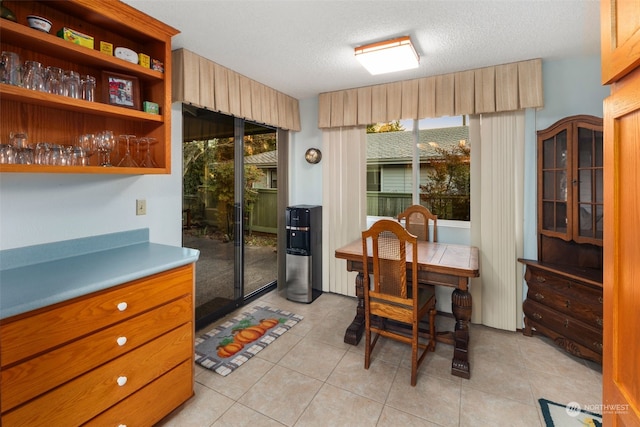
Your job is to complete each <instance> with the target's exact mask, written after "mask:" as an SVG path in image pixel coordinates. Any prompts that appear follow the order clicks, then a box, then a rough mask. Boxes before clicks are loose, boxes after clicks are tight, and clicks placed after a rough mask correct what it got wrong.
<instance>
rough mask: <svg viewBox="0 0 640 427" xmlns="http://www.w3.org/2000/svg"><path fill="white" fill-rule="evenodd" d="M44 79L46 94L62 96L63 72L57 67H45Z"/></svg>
mask: <svg viewBox="0 0 640 427" xmlns="http://www.w3.org/2000/svg"><path fill="white" fill-rule="evenodd" d="M46 77H47V78H46V82H45V86H46V89H47V92H49V93H53V94H56V95H64V85H63V83H64V70H63V69H62V68H58V67H47V73H46Z"/></svg>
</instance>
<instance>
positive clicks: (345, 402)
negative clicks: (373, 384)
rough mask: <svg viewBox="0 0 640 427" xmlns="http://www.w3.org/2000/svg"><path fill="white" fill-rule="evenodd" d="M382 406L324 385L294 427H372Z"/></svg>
mask: <svg viewBox="0 0 640 427" xmlns="http://www.w3.org/2000/svg"><path fill="white" fill-rule="evenodd" d="M382 406H383V405H382V403H379V402H374V401H373V400H371V399H367V398H366V397H362V396H359V395H357V394H355V393H351V392H349V391H346V390H343V389H341V388H338V387H334V386H332V385H330V384H325V385H324V386H322V388H321V389H320V391H319V392H318V394H317V395H316V396H315V397H314V399H313V400H312V401H311V404H310V405H309V407H308V408H307V409H305V411H304V412H303V413H302V416H301V417H300V419H299V420H298V421H297V422H296V424H295V426H296V427H326V426H341V427H348V426H353V427H356V426H375V425H376V422H377V420H378V417H379V416H380V412H382Z"/></svg>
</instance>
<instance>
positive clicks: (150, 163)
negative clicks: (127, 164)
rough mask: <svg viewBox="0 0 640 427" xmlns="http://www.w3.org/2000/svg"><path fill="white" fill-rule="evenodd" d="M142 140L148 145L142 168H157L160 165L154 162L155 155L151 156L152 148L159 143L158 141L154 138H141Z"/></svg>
mask: <svg viewBox="0 0 640 427" xmlns="http://www.w3.org/2000/svg"><path fill="white" fill-rule="evenodd" d="M140 140H141V142H146V144H147V149H146V151H145V155H144V159H142V162H141V164H140V166H142V167H143V168H157V167H158V164H157V163H156V162H155V161H154V160H153V155H152V154H151V146H152V145H153V144H155V143H157V142H158V140H157V139H156V138H152V137H147V138H141V139H140Z"/></svg>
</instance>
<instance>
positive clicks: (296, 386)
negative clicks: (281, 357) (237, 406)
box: [238, 365, 323, 426]
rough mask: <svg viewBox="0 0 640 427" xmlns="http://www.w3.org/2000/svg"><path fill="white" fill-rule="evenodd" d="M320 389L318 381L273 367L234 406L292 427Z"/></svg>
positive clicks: (289, 370) (320, 385)
mask: <svg viewBox="0 0 640 427" xmlns="http://www.w3.org/2000/svg"><path fill="white" fill-rule="evenodd" d="M322 385H323V382H322V381H318V380H316V379H314V378H311V377H309V376H307V375H303V374H301V373H299V372H295V371H293V370H291V369H287V368H283V367H281V366H278V365H276V366H274V367H273V369H271V370H270V371H269V372H267V374H266V375H264V376H263V377H262V378H261V379H260V381H258V382H257V383H256V384H255V385H254V386H253V387H252V388H251V389H250V390H249V391H247V393H245V394H244V395H243V396H242V397H241V398H240V399H238V403H241V404H242V405H244V406H247V407H249V408H251V409H253V410H255V411H258V412H260V413H261V414H263V415H266V416H267V417H269V418H271V419H274V420H276V421H279V422H281V423H283V424H285V425H287V426H292V425H293V424H294V423H295V421H296V420H297V419H298V418H299V417H300V415H302V412H303V411H304V410H305V409H306V408H307V406H309V403H310V402H311V400H312V399H313V398H314V396H315V395H316V393H317V392H318V390H320V387H322Z"/></svg>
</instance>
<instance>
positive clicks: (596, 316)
mask: <svg viewBox="0 0 640 427" xmlns="http://www.w3.org/2000/svg"><path fill="white" fill-rule="evenodd" d="M527 286H528V287H529V291H528V292H527V298H528V299H531V300H533V301H535V302H538V303H540V304H543V305H546V306H548V307H550V308H553V309H554V310H557V311H559V312H561V313H564V314H567V315H569V316H571V317H573V318H576V319H578V320H581V321H583V322H585V323H586V324H588V325H590V326H593V327H594V328H599V329H602V303H601V302H599V300H598V299H595V298H594V299H592V300H591V301H589V300H588V297H590V296H591V294H587V295H586V296H585V295H582V296H581V297H577V296H575V295H574V293H570V292H563V291H562V290H557V289H555V288H551V287H550V286H548V285H546V284H545V285H541V284H540V283H538V282H536V281H532V282H527ZM574 289H575V287H574Z"/></svg>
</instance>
